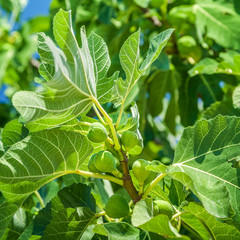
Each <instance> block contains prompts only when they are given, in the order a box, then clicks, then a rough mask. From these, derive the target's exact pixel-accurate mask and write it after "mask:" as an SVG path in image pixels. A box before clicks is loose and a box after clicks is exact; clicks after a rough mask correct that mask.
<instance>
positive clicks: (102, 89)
mask: <svg viewBox="0 0 240 240" xmlns="http://www.w3.org/2000/svg"><path fill="white" fill-rule="evenodd" d="M88 45H89V50H90V53H91V56H92V60H93V64H94V71H95V77H96V79H97V98H98V101H99V102H100V103H106V102H109V101H111V99H112V91H113V88H114V80H116V79H117V78H118V72H115V73H114V74H113V76H112V77H110V78H107V72H108V70H109V68H110V65H111V61H110V57H109V53H108V48H107V45H106V43H105V42H104V40H103V39H102V38H101V37H100V36H98V35H97V34H96V33H93V32H92V33H91V34H90V36H89V37H88Z"/></svg>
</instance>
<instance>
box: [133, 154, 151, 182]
mask: <svg viewBox="0 0 240 240" xmlns="http://www.w3.org/2000/svg"><path fill="white" fill-rule="evenodd" d="M148 165H149V162H148V161H147V160H145V159H138V160H136V161H135V162H134V163H133V165H132V171H133V174H134V176H135V177H136V179H137V180H138V182H139V185H143V184H144V181H145V180H146V179H147V177H148V176H149V174H150V171H149V170H146V169H145V168H146V166H148Z"/></svg>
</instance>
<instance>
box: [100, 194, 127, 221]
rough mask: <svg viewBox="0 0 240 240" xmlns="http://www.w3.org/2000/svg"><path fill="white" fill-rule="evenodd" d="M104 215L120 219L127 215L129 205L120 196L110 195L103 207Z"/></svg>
mask: <svg viewBox="0 0 240 240" xmlns="http://www.w3.org/2000/svg"><path fill="white" fill-rule="evenodd" d="M105 211H106V214H107V215H108V216H109V217H111V218H122V217H125V216H127V215H128V214H129V205H128V202H127V200H126V198H124V197H123V196H122V195H120V194H114V195H112V196H111V197H110V198H109V200H108V202H107V204H106V207H105Z"/></svg>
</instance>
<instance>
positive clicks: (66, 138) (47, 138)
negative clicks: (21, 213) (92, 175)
mask: <svg viewBox="0 0 240 240" xmlns="http://www.w3.org/2000/svg"><path fill="white" fill-rule="evenodd" d="M43 149H44V150H43ZM91 151H92V146H91V144H90V142H89V141H88V140H87V138H86V137H84V136H83V135H81V134H79V133H75V132H66V131H60V130H57V129H54V130H45V131H41V132H36V133H34V134H32V135H30V136H28V137H26V138H25V139H23V140H22V141H20V142H17V143H15V144H14V145H13V146H12V147H11V148H10V149H9V150H8V151H7V152H6V153H5V154H4V155H3V156H2V157H1V159H0V168H1V173H0V191H1V192H2V193H3V195H4V197H5V199H6V200H7V203H6V204H7V207H6V209H5V210H3V209H4V206H1V209H2V208H3V209H2V210H1V218H0V222H1V221H3V222H4V221H5V218H9V215H10V214H8V216H6V215H5V214H4V213H5V211H6V214H7V213H8V210H7V209H8V208H9V207H8V205H11V203H13V204H15V205H14V207H15V208H16V206H20V205H21V204H22V202H23V201H25V199H26V198H27V197H28V196H30V195H31V194H32V193H33V192H34V191H36V190H38V189H39V188H40V187H41V186H43V185H44V184H46V183H47V182H49V181H51V180H53V179H55V178H57V177H59V176H62V175H65V174H68V173H74V172H76V170H77V169H79V168H80V166H81V165H82V163H83V162H84V161H85V159H86V158H87V157H88V155H89V154H90V153H91ZM6 204H5V205H6ZM11 209H12V208H11ZM9 220H10V219H9ZM2 227H3V228H2ZM1 230H4V224H1V225H0V231H1Z"/></svg>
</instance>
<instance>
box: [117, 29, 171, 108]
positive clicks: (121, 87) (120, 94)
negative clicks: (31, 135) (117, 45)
mask: <svg viewBox="0 0 240 240" xmlns="http://www.w3.org/2000/svg"><path fill="white" fill-rule="evenodd" d="M172 32H173V29H168V30H165V31H164V32H162V33H160V34H158V35H157V36H156V37H154V38H153V39H152V40H151V42H150V46H149V50H148V53H147V56H146V58H145V59H144V61H143V62H142V64H141V66H140V67H139V60H140V59H139V58H140V50H139V43H140V30H139V31H137V32H136V33H133V34H132V35H131V36H130V37H129V38H128V39H127V40H126V41H125V43H124V44H123V46H122V48H121V50H120V55H119V58H120V63H121V65H122V68H123V70H124V72H125V74H126V79H125V80H123V79H118V80H117V82H116V94H117V99H116V103H115V105H116V106H119V105H120V104H125V102H126V100H127V97H128V96H131V94H132V91H133V90H134V86H135V85H136V83H137V81H138V80H139V78H140V77H141V75H142V74H143V73H144V72H145V71H146V70H147V69H148V68H149V67H150V66H151V64H152V63H153V62H154V61H155V60H156V59H157V57H158V56H159V54H160V53H161V51H162V49H163V48H164V47H165V45H166V44H167V41H168V39H169V38H170V36H171V34H172Z"/></svg>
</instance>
